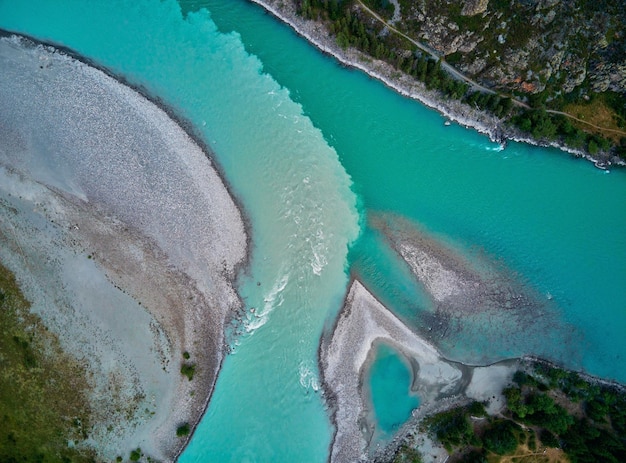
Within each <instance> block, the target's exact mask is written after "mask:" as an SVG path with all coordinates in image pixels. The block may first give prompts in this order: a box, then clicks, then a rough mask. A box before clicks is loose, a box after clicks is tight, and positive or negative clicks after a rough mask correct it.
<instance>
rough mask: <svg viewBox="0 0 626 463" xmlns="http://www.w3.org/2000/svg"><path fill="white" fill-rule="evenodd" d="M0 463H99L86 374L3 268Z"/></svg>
mask: <svg viewBox="0 0 626 463" xmlns="http://www.w3.org/2000/svg"><path fill="white" fill-rule="evenodd" d="M0 327H1V328H0V461H2V462H3V463H12V462H16V463H17V462H41V463H48V462H50V463H56V462H60V463H67V462H76V463H82V462H93V461H96V459H95V453H94V452H93V450H91V449H89V448H88V447H86V446H85V445H84V441H85V440H86V439H87V438H88V437H89V429H90V427H89V414H90V413H89V407H88V402H87V391H88V388H89V385H88V381H87V376H86V372H85V369H84V368H83V367H82V366H81V365H80V363H79V362H78V361H76V360H75V359H74V358H71V357H69V356H68V355H66V354H65V353H64V352H63V351H62V350H61V348H60V345H59V341H58V339H57V337H56V336H55V335H54V334H52V333H50V332H49V331H48V330H47V329H46V327H45V326H44V325H43V323H42V322H41V319H40V318H39V317H38V316H36V315H34V314H31V313H30V304H29V303H28V301H26V299H25V298H24V296H23V294H22V292H21V291H20V288H19V287H18V285H17V283H16V281H15V278H14V276H13V274H12V273H11V272H10V271H9V270H8V269H6V268H5V267H4V266H2V264H0Z"/></svg>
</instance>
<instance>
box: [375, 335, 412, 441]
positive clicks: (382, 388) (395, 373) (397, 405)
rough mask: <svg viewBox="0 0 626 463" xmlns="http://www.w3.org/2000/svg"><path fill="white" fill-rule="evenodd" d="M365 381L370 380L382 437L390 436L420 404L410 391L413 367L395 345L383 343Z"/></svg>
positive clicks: (377, 421) (379, 346)
mask: <svg viewBox="0 0 626 463" xmlns="http://www.w3.org/2000/svg"><path fill="white" fill-rule="evenodd" d="M366 381H368V383H369V394H370V397H371V401H372V405H373V408H374V417H375V419H376V423H377V427H378V428H379V429H378V431H379V433H380V434H382V436H381V437H385V436H389V435H391V434H392V433H393V432H394V431H396V430H397V429H398V427H399V426H401V425H402V424H403V423H404V422H405V421H406V420H407V418H409V417H410V416H411V412H412V411H413V410H414V409H415V408H417V407H418V406H419V398H418V397H417V396H416V395H415V394H413V393H411V390H410V389H411V382H412V374H411V370H410V366H409V365H408V363H407V362H406V360H405V359H404V358H403V357H402V354H400V353H399V352H398V351H397V350H395V349H394V348H393V347H391V346H389V345H387V344H380V345H378V347H377V349H376V354H375V358H374V361H373V363H372V365H371V367H370V370H369V372H368V375H367V378H366Z"/></svg>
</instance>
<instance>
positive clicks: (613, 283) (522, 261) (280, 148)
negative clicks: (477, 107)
mask: <svg viewBox="0 0 626 463" xmlns="http://www.w3.org/2000/svg"><path fill="white" fill-rule="evenodd" d="M199 6H206V7H207V8H208V9H209V10H210V11H211V14H210V15H209V14H208V13H206V12H199V13H193V12H192V13H189V15H188V16H187V17H186V18H184V17H183V14H182V13H181V11H180V10H179V6H178V4H176V3H175V2H173V1H171V0H169V1H164V2H158V1H149V0H140V1H134V2H127V1H121V0H119V1H115V2H102V4H96V3H95V2H83V1H78V0H73V1H72V0H59V1H57V2H55V3H54V4H52V2H48V1H44V0H39V1H37V0H32V1H21V2H14V1H8V0H0V27H4V28H6V29H10V30H11V29H12V30H17V31H21V32H24V33H28V34H32V35H34V36H36V37H37V38H40V39H44V40H51V41H54V42H58V43H61V44H63V45H67V46H69V47H71V48H73V49H75V50H77V51H78V52H80V53H81V54H83V55H85V56H88V57H90V58H92V59H94V60H95V61H96V62H98V63H101V64H102V65H104V66H106V67H108V68H110V69H112V70H113V71H115V72H117V73H120V74H122V75H124V76H125V77H126V78H127V79H129V80H130V81H131V82H133V83H135V84H140V85H144V86H145V87H146V88H147V90H148V91H149V92H150V93H151V94H153V95H157V96H159V97H161V98H162V99H163V100H164V101H165V102H166V103H168V104H169V105H171V106H172V107H174V108H175V109H176V111H177V112H178V113H179V114H180V115H182V116H184V117H186V118H188V119H189V120H190V121H192V122H193V124H194V127H195V129H196V130H197V131H198V132H199V134H200V135H201V136H202V137H203V138H204V139H205V140H206V141H207V143H208V144H209V145H210V147H211V148H212V149H213V150H214V151H215V158H216V160H217V162H218V164H219V165H220V166H221V168H222V170H223V172H224V174H225V177H226V178H227V180H228V181H229V182H230V183H231V185H232V189H233V192H234V193H235V195H236V196H237V197H238V199H239V200H240V201H241V203H242V204H243V207H244V209H245V212H246V213H247V214H248V216H249V217H250V221H251V224H252V233H253V237H254V246H253V252H252V260H251V267H250V269H249V272H248V273H246V274H245V275H242V277H241V279H240V284H239V290H240V294H241V296H242V297H243V300H244V302H245V304H246V308H247V313H246V317H245V318H246V320H245V323H244V324H243V325H236V326H235V334H234V335H233V338H232V340H233V344H234V345H233V347H234V349H235V354H234V355H231V356H229V357H228V358H227V360H226V361H225V364H224V368H223V371H222V373H221V375H220V378H219V380H218V384H217V387H216V391H215V394H214V396H213V399H212V402H211V404H210V406H209V408H208V411H207V414H206V416H205V418H204V420H203V422H202V423H201V425H200V427H199V428H198V430H197V432H196V434H195V435H194V438H193V440H192V442H191V445H190V446H189V447H188V449H187V450H186V451H185V453H184V454H183V456H182V457H181V461H185V462H191V461H198V462H200V461H202V462H204V461H324V460H325V459H326V456H327V453H328V445H329V443H330V439H331V433H332V426H331V423H330V421H329V418H328V416H327V413H326V411H325V409H324V403H323V400H322V398H321V396H320V393H319V381H318V376H317V363H316V357H317V342H318V338H319V336H320V334H321V332H322V330H323V328H324V326H328V325H329V324H330V322H331V320H332V317H333V315H334V314H335V313H336V311H337V310H338V309H339V306H340V305H341V301H342V297H343V293H344V291H345V285H346V283H347V281H348V278H347V275H346V270H347V269H350V270H351V271H353V272H355V273H356V274H358V275H359V276H360V277H361V278H363V280H364V282H365V283H366V285H367V286H368V287H369V288H370V289H371V290H372V291H373V292H374V293H375V294H376V295H377V296H378V297H379V298H380V299H381V300H382V301H383V302H385V303H386V304H388V305H389V306H390V307H391V308H392V309H393V310H394V311H395V312H396V313H398V315H399V316H401V317H402V318H403V319H404V320H406V321H407V322H408V323H409V324H411V325H412V326H414V327H416V328H417V329H419V330H424V329H426V328H427V327H424V326H423V325H422V323H423V321H424V319H425V318H424V314H425V313H427V312H428V302H427V301H426V299H425V298H424V294H423V292H422V291H421V289H420V287H419V285H416V284H415V283H414V282H413V281H412V280H411V278H410V275H409V273H408V271H407V269H406V267H405V266H404V264H403V263H401V262H400V261H399V259H398V258H397V256H396V255H395V254H394V252H393V251H392V250H391V249H390V248H389V247H388V245H387V243H386V242H385V241H384V239H382V237H381V236H380V234H379V233H378V232H377V231H376V230H372V229H371V228H369V227H368V226H367V217H368V216H370V215H372V213H374V212H381V211H382V212H393V213H396V214H400V215H402V216H405V217H407V218H409V219H410V220H412V221H414V222H415V223H416V224H419V225H420V227H422V228H423V229H425V230H427V231H428V233H429V234H430V235H431V236H434V237H435V238H437V239H438V240H440V241H441V242H444V243H447V244H448V245H451V246H452V247H453V248H455V249H460V250H461V252H462V253H463V254H465V255H466V256H468V258H469V259H472V256H486V259H488V260H491V261H497V262H501V263H503V266H504V267H505V268H506V269H507V272H508V274H510V275H511V277H512V278H513V279H514V280H515V281H516V282H518V283H519V284H520V285H522V286H523V287H525V288H528V291H530V292H533V293H534V294H538V295H540V296H541V297H542V298H545V301H547V302H546V311H548V312H547V313H548V315H549V319H550V326H548V327H542V324H541V322H540V323H534V324H530V325H521V326H519V327H517V328H516V329H517V336H516V337H515V339H514V340H515V342H513V343H509V342H507V339H503V338H504V336H502V335H501V333H500V331H499V327H498V326H492V325H489V324H488V322H489V320H485V323H484V326H480V327H474V328H476V329H474V328H472V329H466V330H465V331H463V330H461V331H459V332H458V333H457V335H456V336H454V337H443V338H439V339H433V341H434V342H436V343H437V344H438V345H439V347H440V348H441V349H442V350H443V352H444V353H445V354H446V355H447V356H449V357H451V358H454V359H458V360H464V361H467V362H477V361H493V360H496V359H499V358H502V357H507V356H514V355H521V354H525V353H535V354H542V355H545V356H546V357H549V358H551V359H553V360H557V361H562V362H563V363H564V364H565V365H566V366H568V367H570V368H576V369H585V370H586V371H588V372H590V373H592V374H596V375H600V376H603V377H607V378H614V379H618V380H621V381H626V368H625V367H626V358H625V357H624V354H623V353H624V352H626V337H625V336H624V335H623V334H624V333H625V332H626V310H625V307H626V292H624V291H623V284H624V282H625V281H626V258H625V257H626V233H625V231H626V213H625V212H626V207H625V204H624V198H626V172H625V171H624V170H621V171H620V170H613V171H612V172H611V173H610V174H606V173H605V172H602V171H599V170H598V169H595V168H594V167H593V166H592V165H591V164H590V163H588V162H584V161H581V160H576V159H572V158H570V157H568V156H567V155H564V154H562V153H559V152H557V151H555V150H548V149H539V148H533V147H529V146H526V145H522V144H516V143H511V144H509V146H508V147H507V149H506V150H504V151H499V150H498V146H497V145H494V144H492V143H490V142H489V141H488V140H487V139H486V138H485V137H483V136H481V135H478V134H476V133H474V132H472V131H469V130H465V129H463V128H461V127H458V126H456V125H452V126H449V127H445V126H444V125H443V118H442V117H440V116H439V115H438V114H436V113H435V112H433V111H432V110H428V109H426V108H424V107H422V106H421V105H419V104H418V103H415V102H413V101H409V100H407V99H405V98H402V97H400V96H398V95H396V94H394V93H393V92H391V91H390V90H388V89H387V88H385V87H384V86H383V85H381V84H380V83H377V82H375V81H373V80H371V79H369V78H368V77H366V76H364V75H363V74H362V73H359V72H356V71H353V70H349V69H346V68H343V67H341V66H340V65H338V64H337V63H336V62H335V61H333V60H332V59H330V58H328V57H325V56H323V55H322V54H320V53H318V52H317V51H315V50H314V49H312V48H311V47H310V46H309V45H308V44H307V43H306V42H305V41H304V40H302V39H299V38H298V37H297V36H296V35H295V34H294V33H292V32H291V31H290V30H289V29H288V28H287V27H285V26H283V25H281V24H279V23H277V22H276V21H274V20H273V19H272V18H271V17H270V16H268V15H267V14H265V13H264V12H263V10H261V9H260V8H258V7H256V6H254V5H251V4H248V3H246V2H244V1H243V0H242V1H235V0H230V1H226V0H219V1H218V0H214V1H208V2H186V6H185V10H190V11H195V10H197V9H198V7H199ZM33 11H37V12H38V14H37V15H34V14H33V13H32V12H33ZM213 21H215V23H214V22H213ZM232 30H235V31H236V32H237V33H235V34H233V33H232V32H231V31H232ZM357 211H359V213H360V218H359V215H358V213H357ZM359 221H360V223H361V224H362V225H363V226H364V227H365V230H364V233H362V234H361V235H360V238H359V240H358V241H357V242H356V243H354V245H353V246H352V247H351V249H350V252H349V254H348V246H349V244H350V243H351V242H352V240H354V239H355V238H356V237H357V235H358V232H359ZM252 309H254V312H253V311H252ZM538 327H539V328H540V329H539V328H538ZM546 329H548V332H549V333H550V332H552V333H555V336H549V335H548V336H546V332H545V330H546ZM237 333H243V334H242V335H240V336H239V335H237ZM486 334H488V336H487V337H486V336H485V335H486ZM563 340H566V341H568V342H564V341H563Z"/></svg>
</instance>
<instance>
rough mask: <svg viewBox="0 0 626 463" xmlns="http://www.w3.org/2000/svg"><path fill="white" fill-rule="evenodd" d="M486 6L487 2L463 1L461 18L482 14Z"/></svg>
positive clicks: (483, 0) (478, 0) (487, 0)
mask: <svg viewBox="0 0 626 463" xmlns="http://www.w3.org/2000/svg"><path fill="white" fill-rule="evenodd" d="M488 4H489V0H465V4H464V5H463V9H462V10H461V14H462V15H463V16H474V15H475V14H479V13H484V12H485V11H486V10H487V5H488Z"/></svg>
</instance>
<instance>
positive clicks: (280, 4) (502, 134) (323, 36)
mask: <svg viewBox="0 0 626 463" xmlns="http://www.w3.org/2000/svg"><path fill="white" fill-rule="evenodd" d="M250 1H251V2H253V3H256V4H258V5H260V6H261V7H263V8H264V9H265V10H267V11H268V12H270V13H271V14H272V15H273V16H275V17H276V18H278V19H279V20H280V21H282V22H284V23H286V24H288V25H289V26H290V27H291V28H292V29H293V30H294V31H296V32H297V33H298V34H299V35H301V36H302V37H304V38H305V39H307V40H308V41H309V42H310V43H311V44H313V45H314V46H315V47H316V48H318V49H319V50H321V51H322V52H324V53H326V54H328V55H331V56H333V57H335V58H336V59H337V60H338V61H340V62H341V63H342V64H344V65H346V66H350V67H353V68H356V69H360V70H361V71H363V72H365V73H366V74H368V75H369V76H370V77H372V78H374V79H377V80H379V81H381V82H383V83H384V84H385V85H386V86H388V87H389V88H391V89H393V90H394V91H396V92H398V93H400V94H401V95H403V96H406V97H408V98H411V99H414V100H417V101H419V102H421V103H422V104H424V105H426V106H428V107H429V108H432V109H435V110H436V111H438V112H439V113H441V114H442V115H443V116H445V117H446V118H448V119H449V120H451V121H454V122H457V123H458V124H460V125H462V126H464V127H468V128H472V129H474V130H476V131H477V132H479V133H483V134H485V135H487V136H488V137H489V139H490V140H491V141H493V142H497V143H501V144H502V145H503V146H504V145H505V143H506V140H512V141H515V142H522V143H527V144H530V145H535V146H541V147H550V148H556V149H559V150H561V151H565V152H566V153H569V154H571V155H573V156H576V157H582V158H585V159H587V160H588V161H591V162H593V163H594V164H596V165H597V166H605V165H607V164H611V163H612V164H616V165H621V166H623V165H626V161H623V160H621V159H619V158H618V157H616V156H610V157H609V156H607V155H606V154H605V153H599V154H598V156H597V157H594V156H591V155H590V154H589V153H587V152H585V151H582V150H577V149H573V148H568V147H566V146H564V145H561V144H559V143H557V142H545V141H542V140H535V139H533V138H531V137H529V136H528V135H526V134H523V133H521V132H520V131H518V130H516V129H515V128H513V127H510V126H506V125H505V124H504V121H503V120H502V119H499V118H497V117H495V116H493V115H491V114H489V113H486V112H485V111H481V110H479V109H476V108H471V107H469V106H468V105H465V104H463V103H461V102H460V101H458V100H448V99H446V98H444V97H443V96H442V95H441V94H440V93H439V92H437V91H433V90H428V89H427V88H426V86H425V85H424V84H423V83H421V82H419V81H417V80H415V79H414V78H413V77H412V76H409V75H407V74H405V73H403V72H401V71H398V70H397V69H395V68H393V67H392V66H391V65H389V64H387V63H386V62H384V61H381V60H377V59H374V58H373V57H371V56H369V55H366V54H365V53H362V52H361V51H359V50H357V49H355V48H352V47H348V48H346V49H343V48H341V47H339V45H337V43H336V41H335V40H334V38H333V37H331V36H330V34H329V32H328V30H327V29H326V28H325V27H324V25H323V24H322V23H320V22H316V21H307V20H305V19H303V18H302V17H300V16H298V14H297V13H296V6H295V3H294V2H293V1H292V0H250ZM603 168H604V167H603Z"/></svg>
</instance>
